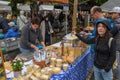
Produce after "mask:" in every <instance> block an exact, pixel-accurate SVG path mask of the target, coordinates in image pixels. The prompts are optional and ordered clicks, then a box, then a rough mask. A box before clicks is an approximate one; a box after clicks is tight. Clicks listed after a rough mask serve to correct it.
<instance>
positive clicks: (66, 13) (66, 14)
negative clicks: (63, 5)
mask: <svg viewBox="0 0 120 80" xmlns="http://www.w3.org/2000/svg"><path fill="white" fill-rule="evenodd" d="M67 24H68V20H67V10H66V24H65V25H66V35H67V32H68V31H67Z"/></svg>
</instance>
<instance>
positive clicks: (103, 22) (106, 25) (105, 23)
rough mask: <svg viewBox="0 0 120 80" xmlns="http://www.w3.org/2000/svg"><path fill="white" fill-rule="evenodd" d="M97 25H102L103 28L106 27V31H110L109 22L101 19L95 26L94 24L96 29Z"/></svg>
mask: <svg viewBox="0 0 120 80" xmlns="http://www.w3.org/2000/svg"><path fill="white" fill-rule="evenodd" d="M99 23H102V24H104V25H105V27H107V29H108V30H110V26H111V25H110V22H109V21H108V20H107V19H103V20H100V21H98V22H97V24H96V28H97V25H98V24H99Z"/></svg>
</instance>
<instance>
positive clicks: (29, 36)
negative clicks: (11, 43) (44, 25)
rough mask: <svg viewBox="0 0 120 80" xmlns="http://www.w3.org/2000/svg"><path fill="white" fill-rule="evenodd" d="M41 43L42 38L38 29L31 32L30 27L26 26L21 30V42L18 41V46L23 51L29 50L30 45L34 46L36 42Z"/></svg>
mask: <svg viewBox="0 0 120 80" xmlns="http://www.w3.org/2000/svg"><path fill="white" fill-rule="evenodd" d="M37 40H38V41H39V42H43V38H42V35H41V32H40V29H39V28H37V29H36V30H33V29H32V27H31V25H26V26H25V27H23V28H22V30H21V40H20V46H21V47H22V48H24V49H31V47H30V45H31V44H34V45H36V44H37V42H36V41H37Z"/></svg>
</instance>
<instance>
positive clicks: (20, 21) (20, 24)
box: [17, 11, 28, 31]
mask: <svg viewBox="0 0 120 80" xmlns="http://www.w3.org/2000/svg"><path fill="white" fill-rule="evenodd" d="M27 22H28V20H27V18H26V17H25V16H24V11H20V16H18V17H17V26H18V28H19V30H20V31H21V30H22V28H23V27H24V26H25V24H26V23H27Z"/></svg>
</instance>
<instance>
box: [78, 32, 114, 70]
mask: <svg viewBox="0 0 120 80" xmlns="http://www.w3.org/2000/svg"><path fill="white" fill-rule="evenodd" d="M76 36H77V37H78V38H79V39H80V40H82V41H83V42H85V43H87V44H95V47H94V50H95V56H94V65H95V66H96V67H98V68H100V69H105V70H106V71H109V70H110V69H111V68H112V66H113V63H114V61H115V59H116V53H115V51H116V50H115V43H116V42H115V39H113V40H112V41H111V45H110V48H109V46H108V42H109V40H107V41H106V39H105V38H104V37H99V38H98V39H97V41H96V40H95V38H91V39H88V38H84V37H81V36H80V35H79V34H76Z"/></svg>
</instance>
